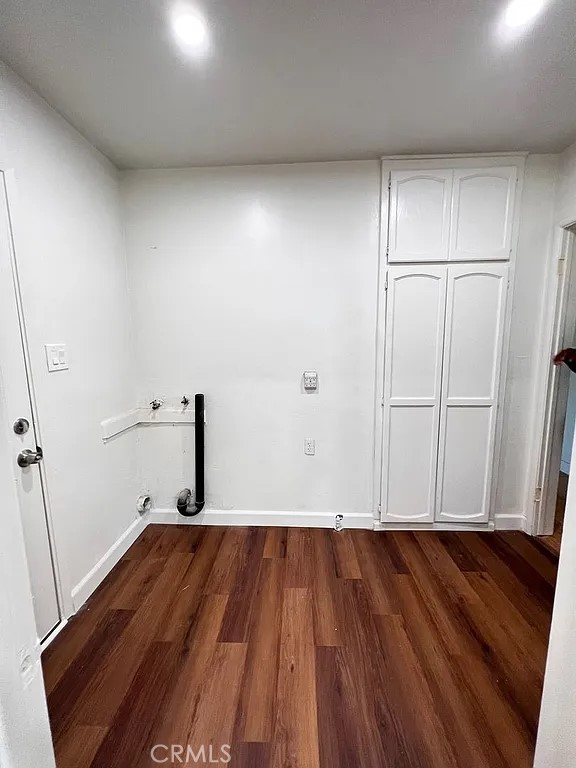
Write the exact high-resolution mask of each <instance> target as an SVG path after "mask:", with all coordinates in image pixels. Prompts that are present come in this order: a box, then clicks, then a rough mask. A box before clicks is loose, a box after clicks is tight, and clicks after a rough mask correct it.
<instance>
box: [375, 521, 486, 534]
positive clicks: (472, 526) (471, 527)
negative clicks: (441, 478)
mask: <svg viewBox="0 0 576 768" xmlns="http://www.w3.org/2000/svg"><path fill="white" fill-rule="evenodd" d="M374 530H375V531H454V532H459V533H466V532H467V531H479V532H481V533H490V532H491V531H493V530H494V523H493V522H491V521H490V522H488V523H443V522H442V523H381V522H379V521H376V522H375V523H374Z"/></svg>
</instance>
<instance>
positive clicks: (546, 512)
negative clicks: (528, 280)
mask: <svg viewBox="0 0 576 768" xmlns="http://www.w3.org/2000/svg"><path fill="white" fill-rule="evenodd" d="M575 232H576V225H573V226H571V227H567V228H565V229H564V230H562V239H561V244H560V251H559V257H558V260H557V267H558V268H557V273H556V274H557V277H556V291H555V301H554V306H553V307H552V308H551V310H552V311H551V313H550V317H551V320H552V334H551V340H550V341H551V343H550V347H549V350H548V354H547V360H546V363H547V366H548V369H547V398H546V399H547V402H546V414H545V421H544V432H543V437H542V444H541V445H542V448H541V455H540V462H539V475H538V477H539V479H538V481H537V488H536V498H535V515H534V528H533V533H534V534H535V535H537V536H540V537H541V541H542V544H543V545H544V546H545V547H546V548H547V549H548V550H550V552H552V553H553V554H554V555H556V556H558V555H559V553H560V545H561V540H562V531H563V524H564V509H565V506H566V492H567V488H568V480H569V476H570V472H571V471H572V470H574V469H576V464H574V466H573V457H572V443H573V440H574V427H575V422H576V373H573V372H572V371H571V370H570V368H569V367H568V366H567V365H565V364H560V365H557V366H553V365H552V358H553V357H554V355H556V354H557V353H558V352H559V351H560V350H563V349H568V348H574V347H576V263H575V262H576V259H575V258H574V255H575V254H574V252H575V243H576V237H575ZM574 461H575V462H576V456H574Z"/></svg>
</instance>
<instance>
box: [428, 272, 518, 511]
mask: <svg viewBox="0 0 576 768" xmlns="http://www.w3.org/2000/svg"><path fill="white" fill-rule="evenodd" d="M507 285H508V266H507V265H506V264H482V265H480V264H478V265H471V264H470V265H450V266H449V267H448V294H447V301H446V327H445V338H444V370H443V378H442V408H441V417H440V452H439V457H438V489H437V511H436V520H441V521H443V522H464V523H466V522H468V523H484V522H487V521H488V516H489V511H490V487H491V480H492V464H493V458H494V440H495V431H496V411H497V397H498V383H499V380H500V365H501V356H502V342H503V337H504V322H505V300H506V290H507Z"/></svg>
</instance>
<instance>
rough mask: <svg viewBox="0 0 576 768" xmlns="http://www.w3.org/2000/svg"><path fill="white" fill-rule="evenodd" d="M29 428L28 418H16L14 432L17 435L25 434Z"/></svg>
mask: <svg viewBox="0 0 576 768" xmlns="http://www.w3.org/2000/svg"><path fill="white" fill-rule="evenodd" d="M29 429H30V422H29V421H28V419H17V420H16V421H15V422H14V432H15V433H16V434H17V435H25V434H26V432H28V430H29Z"/></svg>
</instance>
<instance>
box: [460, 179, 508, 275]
mask: <svg viewBox="0 0 576 768" xmlns="http://www.w3.org/2000/svg"><path fill="white" fill-rule="evenodd" d="M517 176H518V171H517V169H516V168H515V167H502V168H468V169H462V170H455V171H454V188H453V193H452V216H451V219H452V222H451V227H450V257H449V258H450V261H490V260H506V259H509V258H510V249H511V246H512V225H513V218H514V196H515V192H516V180H517Z"/></svg>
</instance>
